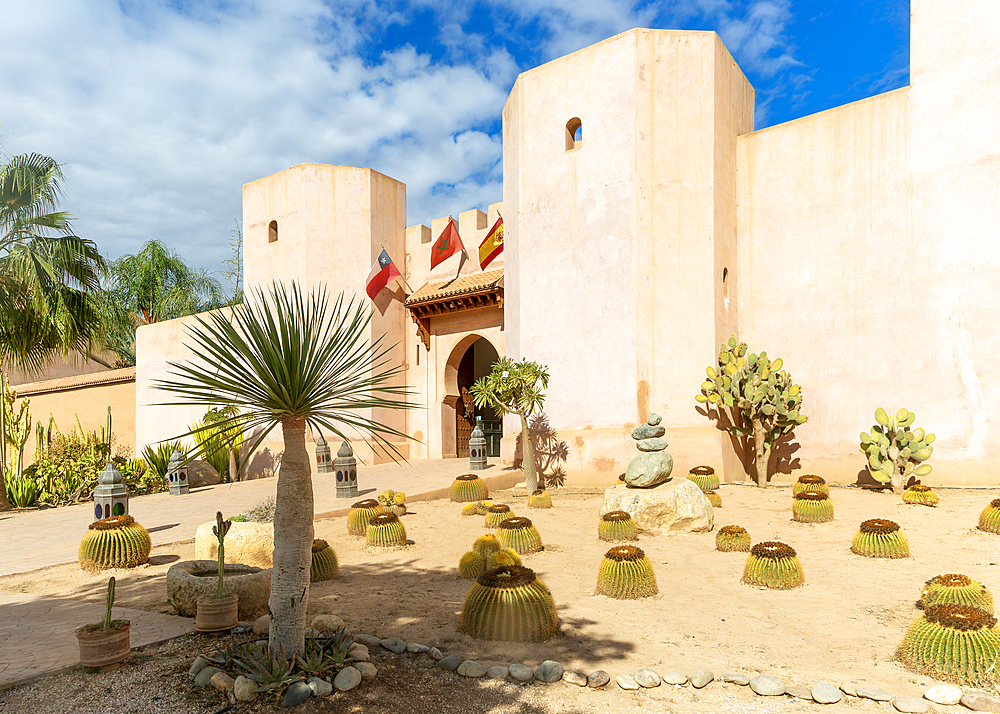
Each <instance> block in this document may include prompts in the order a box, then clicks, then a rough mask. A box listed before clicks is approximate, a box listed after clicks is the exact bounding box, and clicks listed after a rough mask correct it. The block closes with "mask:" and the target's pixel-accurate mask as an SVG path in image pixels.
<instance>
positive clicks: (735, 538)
mask: <svg viewBox="0 0 1000 714" xmlns="http://www.w3.org/2000/svg"><path fill="white" fill-rule="evenodd" d="M715 549H716V550H721V551H722V552H724V553H732V552H741V553H749V552H750V534H749V533H747V531H746V529H745V528H743V527H742V526H722V528H720V529H719V533H718V535H716V536H715Z"/></svg>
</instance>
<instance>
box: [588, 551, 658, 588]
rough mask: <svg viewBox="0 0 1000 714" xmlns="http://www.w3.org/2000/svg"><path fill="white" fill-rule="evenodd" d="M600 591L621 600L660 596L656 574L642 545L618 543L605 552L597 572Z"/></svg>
mask: <svg viewBox="0 0 1000 714" xmlns="http://www.w3.org/2000/svg"><path fill="white" fill-rule="evenodd" d="M597 593H598V595H607V596H608V597H613V598H615V599H617V600H636V599H638V598H643V597H650V596H652V595H656V593H657V588H656V574H655V573H654V572H653V564H652V563H650V562H649V558H647V557H646V554H645V553H643V552H642V548H636V547H635V546H634V545H616V546H615V547H614V548H612V549H611V550H609V551H608V552H607V553H605V554H604V558H603V559H602V560H601V567H600V570H599V571H598V573H597Z"/></svg>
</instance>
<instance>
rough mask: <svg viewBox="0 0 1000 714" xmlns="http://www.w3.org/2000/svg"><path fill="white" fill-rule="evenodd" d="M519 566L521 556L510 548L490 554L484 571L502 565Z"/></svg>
mask: <svg viewBox="0 0 1000 714" xmlns="http://www.w3.org/2000/svg"><path fill="white" fill-rule="evenodd" d="M520 564H521V556H520V555H518V554H517V552H516V551H513V550H511V549H510V548H504V549H502V550H498V551H497V552H496V553H491V554H490V557H489V558H488V559H487V560H486V569H487V570H493V568H500V567H502V566H504V565H520Z"/></svg>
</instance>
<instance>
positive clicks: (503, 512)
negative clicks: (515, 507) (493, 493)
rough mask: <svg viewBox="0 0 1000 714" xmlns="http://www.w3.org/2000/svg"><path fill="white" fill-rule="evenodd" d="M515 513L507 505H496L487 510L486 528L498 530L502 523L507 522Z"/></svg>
mask: <svg viewBox="0 0 1000 714" xmlns="http://www.w3.org/2000/svg"><path fill="white" fill-rule="evenodd" d="M513 515H514V513H513V512H512V511H511V510H510V506H508V505H507V504H506V503H495V504H493V505H492V506H490V507H489V508H488V509H486V527H487V528H496V527H497V526H498V525H500V522H501V521H505V520H507V519H508V518H510V517H511V516H513Z"/></svg>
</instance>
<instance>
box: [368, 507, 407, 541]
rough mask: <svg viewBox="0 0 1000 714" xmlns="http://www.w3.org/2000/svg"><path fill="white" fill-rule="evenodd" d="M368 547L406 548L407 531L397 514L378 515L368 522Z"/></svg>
mask: <svg viewBox="0 0 1000 714" xmlns="http://www.w3.org/2000/svg"><path fill="white" fill-rule="evenodd" d="M366 535H367V538H368V545H374V546H380V547H383V546H384V547H387V546H394V545H399V546H405V545H406V529H405V528H403V524H402V523H400V522H399V516H397V515H396V514H395V513H376V514H375V515H374V516H372V518H371V520H370V521H368V531H367V534H366Z"/></svg>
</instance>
